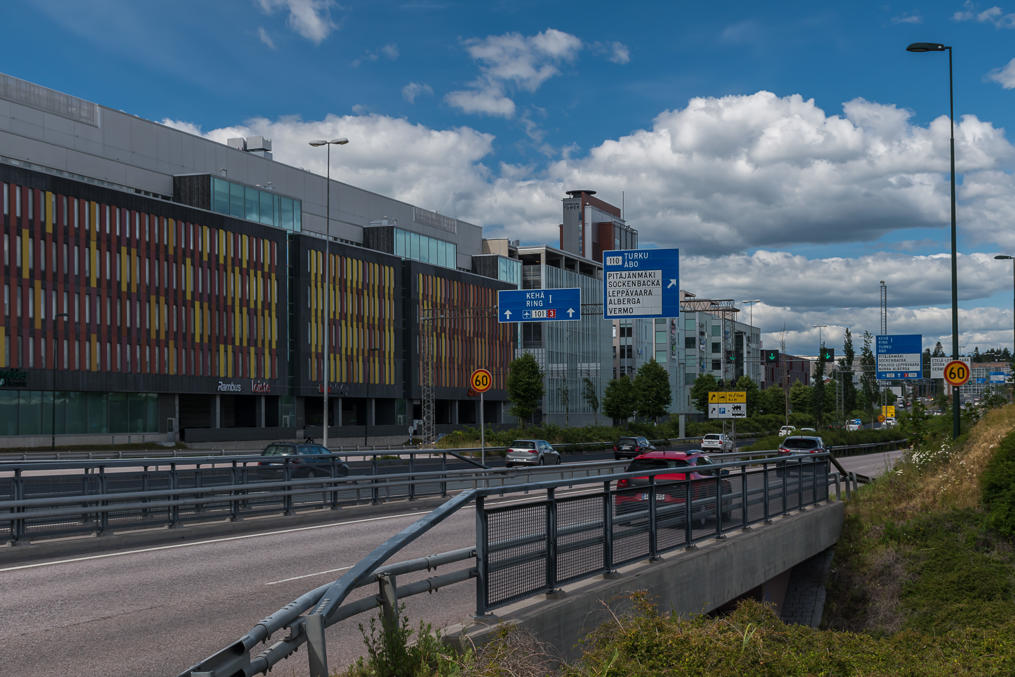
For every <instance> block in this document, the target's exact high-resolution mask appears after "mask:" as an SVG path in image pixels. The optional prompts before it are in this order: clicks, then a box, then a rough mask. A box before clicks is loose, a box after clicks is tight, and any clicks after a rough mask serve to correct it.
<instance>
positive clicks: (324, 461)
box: [258, 442, 349, 477]
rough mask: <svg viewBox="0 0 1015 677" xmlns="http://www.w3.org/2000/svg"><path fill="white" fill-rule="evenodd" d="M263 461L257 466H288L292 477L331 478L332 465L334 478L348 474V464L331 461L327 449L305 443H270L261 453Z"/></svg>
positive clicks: (337, 460)
mask: <svg viewBox="0 0 1015 677" xmlns="http://www.w3.org/2000/svg"><path fill="white" fill-rule="evenodd" d="M261 456H262V457H263V458H264V460H263V461H259V462H258V465H259V466H281V465H285V464H288V465H289V467H290V468H291V469H292V476H293V477H310V476H311V475H320V476H324V477H330V476H331V467H332V464H334V466H335V477H345V476H346V475H348V474H349V464H347V463H346V462H345V461H343V460H341V459H333V458H332V456H331V452H330V451H328V449H327V447H324V446H322V445H320V444H310V443H307V442H272V443H271V444H269V445H268V446H266V447H265V448H264V451H262V452H261Z"/></svg>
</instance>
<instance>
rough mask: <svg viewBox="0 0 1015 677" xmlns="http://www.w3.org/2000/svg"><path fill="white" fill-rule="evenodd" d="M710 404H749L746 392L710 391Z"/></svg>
mask: <svg viewBox="0 0 1015 677" xmlns="http://www.w3.org/2000/svg"><path fill="white" fill-rule="evenodd" d="M708 403H709V404H747V391H746V390H726V391H722V390H720V391H715V392H712V391H710V392H709V393H708Z"/></svg>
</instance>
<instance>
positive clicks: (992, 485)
mask: <svg viewBox="0 0 1015 677" xmlns="http://www.w3.org/2000/svg"><path fill="white" fill-rule="evenodd" d="M980 492H981V496H982V500H983V505H984V507H985V508H986V510H987V524H988V525H989V526H990V527H991V528H992V529H995V530H996V531H998V532H999V533H1001V534H1004V535H1006V536H1008V537H1009V538H1011V537H1015V433H1010V434H1009V435H1008V436H1007V437H1005V438H1004V439H1003V440H1001V443H1000V444H999V445H998V448H997V450H996V451H995V452H994V454H993V456H991V458H990V460H989V461H988V462H987V465H986V466H985V467H984V469H983V472H982V473H981V475H980Z"/></svg>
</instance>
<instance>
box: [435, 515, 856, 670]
mask: <svg viewBox="0 0 1015 677" xmlns="http://www.w3.org/2000/svg"><path fill="white" fill-rule="evenodd" d="M844 514H845V504H844V503H841V502H833V503H827V504H824V505H818V506H813V507H810V508H808V509H807V510H806V511H803V512H798V513H794V514H792V515H789V516H787V517H780V518H776V520H775V521H774V522H773V523H772V524H768V525H755V526H754V527H753V528H751V529H749V530H747V531H742V532H734V533H733V534H731V535H730V536H729V537H728V538H725V539H722V540H713V541H707V542H704V543H701V544H699V545H698V547H697V548H696V549H694V550H691V551H673V552H670V553H668V554H666V555H665V556H664V557H663V558H662V559H661V560H659V561H656V562H645V563H640V564H636V565H633V566H631V567H625V568H624V569H622V570H621V571H620V572H618V573H617V574H615V575H611V576H608V577H603V578H596V579H592V580H590V581H585V582H582V583H577V584H574V585H570V586H566V587H565V588H564V589H562V590H561V591H560V592H557V593H554V594H552V595H548V596H545V597H541V598H537V599H534V600H527V601H525V602H522V603H519V604H516V605H513V606H510V607H505V608H502V609H499V610H497V611H496V613H495V615H492V616H488V617H484V618H483V619H479V620H478V622H473V623H472V624H470V625H469V626H466V627H452V628H448V629H447V631H446V633H447V635H446V636H447V637H448V639H449V641H452V642H453V643H457V644H460V645H464V646H468V645H470V643H475V644H476V645H481V644H483V643H485V642H487V641H489V640H491V639H493V638H495V637H496V636H497V634H498V632H499V630H500V626H501V625H503V624H515V625H518V626H519V627H521V628H522V629H523V630H526V631H528V632H531V633H532V634H533V635H534V636H535V637H537V638H538V639H539V640H540V641H542V642H545V643H546V644H549V645H550V646H552V647H554V648H555V649H556V650H557V651H558V652H559V653H560V655H561V656H562V657H563V658H565V659H567V660H571V659H574V658H576V657H577V656H578V655H579V654H580V651H579V648H578V642H579V641H580V640H582V639H583V638H584V637H585V636H586V635H588V633H589V632H591V631H592V630H593V629H595V628H596V627H598V626H599V625H601V624H603V623H605V622H607V621H610V620H611V619H612V616H611V611H612V612H613V613H615V614H618V615H619V614H621V613H625V612H627V611H629V610H630V608H631V605H630V602H629V599H628V596H629V595H630V594H631V593H632V592H635V591H637V590H647V591H648V593H649V596H650V597H651V598H652V599H653V600H654V601H655V602H656V604H657V605H658V606H659V607H660V609H664V610H673V611H676V612H677V613H679V614H682V615H692V614H696V613H706V612H709V611H712V610H714V609H717V608H718V607H721V606H723V605H724V604H726V603H727V602H729V601H731V600H734V599H737V598H738V597H740V596H742V595H745V594H747V593H749V592H751V591H753V590H755V589H757V588H759V587H763V586H765V584H766V583H769V582H770V581H772V582H775V581H776V579H779V577H780V576H781V575H782V574H784V573H786V572H788V571H789V570H791V569H792V568H793V567H794V566H796V565H797V564H799V563H801V562H804V561H805V560H808V559H810V558H811V557H813V556H815V555H817V554H819V553H821V552H823V551H825V550H827V549H828V548H830V547H832V546H833V545H834V544H835V543H836V541H838V539H839V532H840V531H841V529H842V521H843V516H844ZM604 603H605V604H604ZM607 605H608V606H609V610H608V609H607Z"/></svg>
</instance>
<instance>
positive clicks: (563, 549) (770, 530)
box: [181, 454, 843, 677]
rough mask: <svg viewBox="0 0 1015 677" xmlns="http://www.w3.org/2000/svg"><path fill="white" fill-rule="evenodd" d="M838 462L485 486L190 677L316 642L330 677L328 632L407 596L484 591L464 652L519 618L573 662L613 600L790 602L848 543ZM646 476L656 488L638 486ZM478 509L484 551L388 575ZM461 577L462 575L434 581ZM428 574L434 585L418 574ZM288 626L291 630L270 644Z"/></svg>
mask: <svg viewBox="0 0 1015 677" xmlns="http://www.w3.org/2000/svg"><path fill="white" fill-rule="evenodd" d="M836 466H837V469H836V470H833V469H832V466H831V464H830V463H829V456H828V455H827V454H819V455H794V456H791V457H789V458H784V457H780V458H778V459H773V458H771V457H764V458H754V459H751V458H747V459H741V460H738V461H732V462H728V463H722V464H716V465H713V466H706V467H704V468H702V469H701V471H700V472H701V474H700V475H691V474H687V475H686V476H683V478H682V479H681V481H658V482H657V481H656V479H655V474H659V471H650V472H649V473H645V472H644V471H642V472H638V473H616V474H610V475H603V476H599V477H595V478H587V479H584V480H576V479H573V478H572V479H569V480H563V479H561V480H545V481H537V482H533V483H530V484H526V485H524V486H523V485H516V486H514V487H507V488H508V489H512V488H513V489H515V490H517V489H522V488H524V489H526V490H527V491H528V492H531V494H532V496H531V498H529V499H525V500H521V501H512V502H508V503H506V504H503V503H502V504H499V505H494V506H487V505H486V500H487V499H488V498H490V497H494V496H497V495H500V494H503V493H504V490H505V487H495V488H489V487H487V488H477V489H470V490H467V491H465V492H462V493H460V494H458V495H457V496H455V497H454V498H452V499H451V500H449V501H447V502H446V503H444V504H443V505H441V506H440V507H439V508H437V509H436V510H435V511H433V512H432V513H430V514H429V515H427V516H426V517H425V518H423V519H421V520H419V521H418V522H416V523H414V524H412V525H410V526H409V527H407V528H406V529H403V531H402V532H400V533H399V534H397V535H396V536H394V537H392V538H390V539H388V541H386V542H385V543H384V544H382V545H381V546H378V547H377V548H375V550H374V551H373V552H371V553H370V554H369V555H368V556H367V557H365V558H363V559H362V560H361V561H360V562H359V563H357V564H356V565H355V566H353V567H352V568H351V569H350V570H349V571H348V572H347V573H345V574H344V575H343V576H342V577H341V578H339V579H338V580H336V581H334V582H332V583H329V584H326V585H322V586H320V587H318V588H315V589H314V590H311V591H308V592H307V593H305V594H304V595H301V596H300V597H299V598H297V599H295V600H293V601H292V602H290V603H289V604H288V605H286V606H285V607H283V608H282V609H279V610H278V611H276V612H275V613H273V614H270V615H269V616H267V617H265V618H264V619H263V620H262V621H261V622H260V623H258V624H257V625H256V626H254V627H253V628H252V629H251V630H250V631H249V632H248V633H246V634H245V635H243V636H242V637H240V638H239V639H238V640H237V641H235V642H233V643H232V644H230V645H228V646H226V647H224V648H223V649H221V650H220V651H218V652H216V653H214V654H212V655H211V656H209V657H208V658H206V659H205V660H203V661H201V662H200V663H198V664H196V665H194V666H192V667H191V668H190V669H188V670H186V671H184V672H183V673H181V677H183V676H187V677H199V676H200V677H211V676H213V675H215V676H218V675H254V674H259V673H263V672H266V671H268V670H270V669H271V668H272V666H274V665H276V664H278V663H279V662H281V661H282V660H284V659H285V658H286V657H288V656H290V655H291V654H293V653H294V652H295V651H296V650H297V649H299V648H300V647H301V646H303V645H306V646H307V659H308V661H309V674H310V675H311V677H323V676H325V675H327V674H329V670H328V658H327V653H328V652H327V645H328V643H329V642H328V641H327V639H326V636H325V634H326V633H325V630H326V628H328V627H329V626H331V625H334V624H336V623H338V622H340V621H341V620H343V619H346V618H349V617H351V616H353V615H355V614H357V613H361V612H363V611H367V610H369V609H372V608H378V607H379V608H380V609H381V612H382V614H385V615H386V616H387V617H388V618H389V619H397V616H398V605H399V603H400V601H401V600H403V599H404V598H406V597H408V596H411V595H415V594H419V593H422V592H434V591H436V590H438V589H440V588H443V587H445V586H450V585H452V584H454V583H460V582H464V581H467V580H470V579H474V581H475V589H476V612H475V618H476V619H477V620H476V622H475V623H472V624H470V625H469V626H468V627H460V628H456V629H455V631H454V632H453V634H454V636H455V637H457V638H459V641H461V642H463V643H464V642H477V643H481V642H482V641H485V639H487V638H489V637H491V636H493V635H494V634H496V626H497V625H498V624H500V623H504V622H510V623H517V624H520V625H522V626H523V627H525V628H527V629H529V630H531V631H533V632H534V633H535V635H536V636H538V637H540V639H542V640H544V641H548V642H550V643H551V644H553V645H554V646H556V647H557V649H558V651H560V652H561V653H562V654H564V655H567V654H568V652H569V651H570V650H571V648H572V647H573V646H574V645H575V643H576V642H577V640H578V639H579V638H580V637H582V636H583V635H584V634H585V633H586V632H587V631H588V630H589V629H591V628H592V627H595V626H596V625H598V624H599V623H600V622H602V621H603V620H605V619H606V618H608V613H609V612H608V611H607V609H606V607H605V606H604V605H603V602H606V603H608V604H618V603H617V600H618V599H622V598H623V597H624V596H625V595H627V594H629V593H630V592H633V591H635V590H638V589H648V590H651V594H652V595H653V596H654V597H655V598H656V599H657V600H658V601H659V602H660V604H661V605H663V606H664V607H666V608H672V609H675V610H677V611H679V612H682V613H696V612H705V611H710V610H713V609H716V608H719V607H721V606H723V605H724V604H726V603H728V602H730V601H733V600H735V599H737V598H739V597H742V596H744V595H747V594H756V595H759V596H761V597H763V598H766V599H770V600H772V601H775V602H777V603H779V602H781V601H783V600H784V599H785V592H786V590H787V587H788V584H789V583H790V581H791V579H793V578H794V573H793V572H794V570H796V571H800V570H801V567H802V566H807V565H808V563H811V564H814V563H815V562H817V563H818V564H819V565H820V563H821V560H822V558H823V553H826V552H827V551H828V549H829V548H830V547H831V546H832V545H833V544H834V543H835V542H836V540H837V538H838V534H839V530H840V527H841V524H842V519H843V504H842V503H840V502H839V501H837V500H836V498H838V492H839V486H840V485H839V480H840V479H841V475H840V473H839V472H837V470H841V466H838V464H836ZM550 472H553V471H550ZM669 472H671V473H672V471H669ZM646 474H648V475H649V477H648V479H647V481H643V482H641V483H640V484H638V483H630V482H628V481H630V480H634V479H636V476H643V475H646ZM671 478H672V475H671ZM692 478H693V479H692ZM625 482H628V483H625ZM576 487H578V488H577V490H576ZM831 487H835V488H836V491H835V494H836V495H835V496H833V495H832V492H831V491H830V488H831ZM468 505H474V506H475V524H476V526H475V534H476V537H475V547H471V548H465V549H461V550H459V551H453V552H448V553H441V554H439V555H434V556H431V557H428V558H424V559H420V560H416V561H409V562H403V563H399V564H394V565H385V564H384V563H385V562H386V561H387V560H388V559H389V558H390V557H391V556H392V555H394V554H396V553H397V552H399V551H401V550H402V549H403V548H405V547H406V546H407V545H408V544H409V543H410V542H412V541H414V540H415V539H416V538H418V537H419V536H421V535H422V534H424V533H426V532H427V531H429V530H430V529H432V528H433V527H435V526H436V525H437V524H439V523H441V522H442V521H443V520H444V519H446V518H448V517H449V516H451V515H453V514H454V513H456V512H457V511H458V510H459V509H460V508H462V507H464V506H468ZM456 564H457V565H458V566H457V568H456V566H455V565H456ZM463 564H464V566H462V565H463ZM448 565H450V568H451V569H452V570H451V571H450V572H449V573H446V574H440V575H437V574H434V575H432V576H431V575H430V572H431V571H432V570H435V569H436V568H437V567H438V566H444V567H445V568H447V566H448ZM470 565H472V566H470ZM419 572H426V574H425V575H426V576H429V577H427V578H423V579H420V578H419V577H418V576H416V577H415V578H414V577H413V574H418V573H419ZM396 579H398V582H397V583H396ZM402 580H406V581H408V582H407V583H402V582H401V581H402ZM375 585H376V586H377V590H378V592H377V594H376V595H373V596H367V597H365V598H360V599H357V600H356V601H353V602H347V601H346V600H347V598H348V597H349V596H350V594H351V593H352V592H353V591H354V590H356V589H358V588H362V587H364V586H375ZM618 606H621V607H622V602H621V603H619V604H618ZM811 611H812V615H813V611H814V606H813V605H811ZM809 618H810V617H808V620H809ZM396 622H397V621H396ZM282 629H287V630H288V634H287V635H286V636H285V637H284V638H282V639H280V640H278V641H275V642H274V643H272V644H270V645H268V644H267V641H268V639H269V637H270V636H271V635H272V634H274V633H276V632H277V631H279V630H282ZM262 646H263V648H260V647H262ZM255 652H256V653H255Z"/></svg>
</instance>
